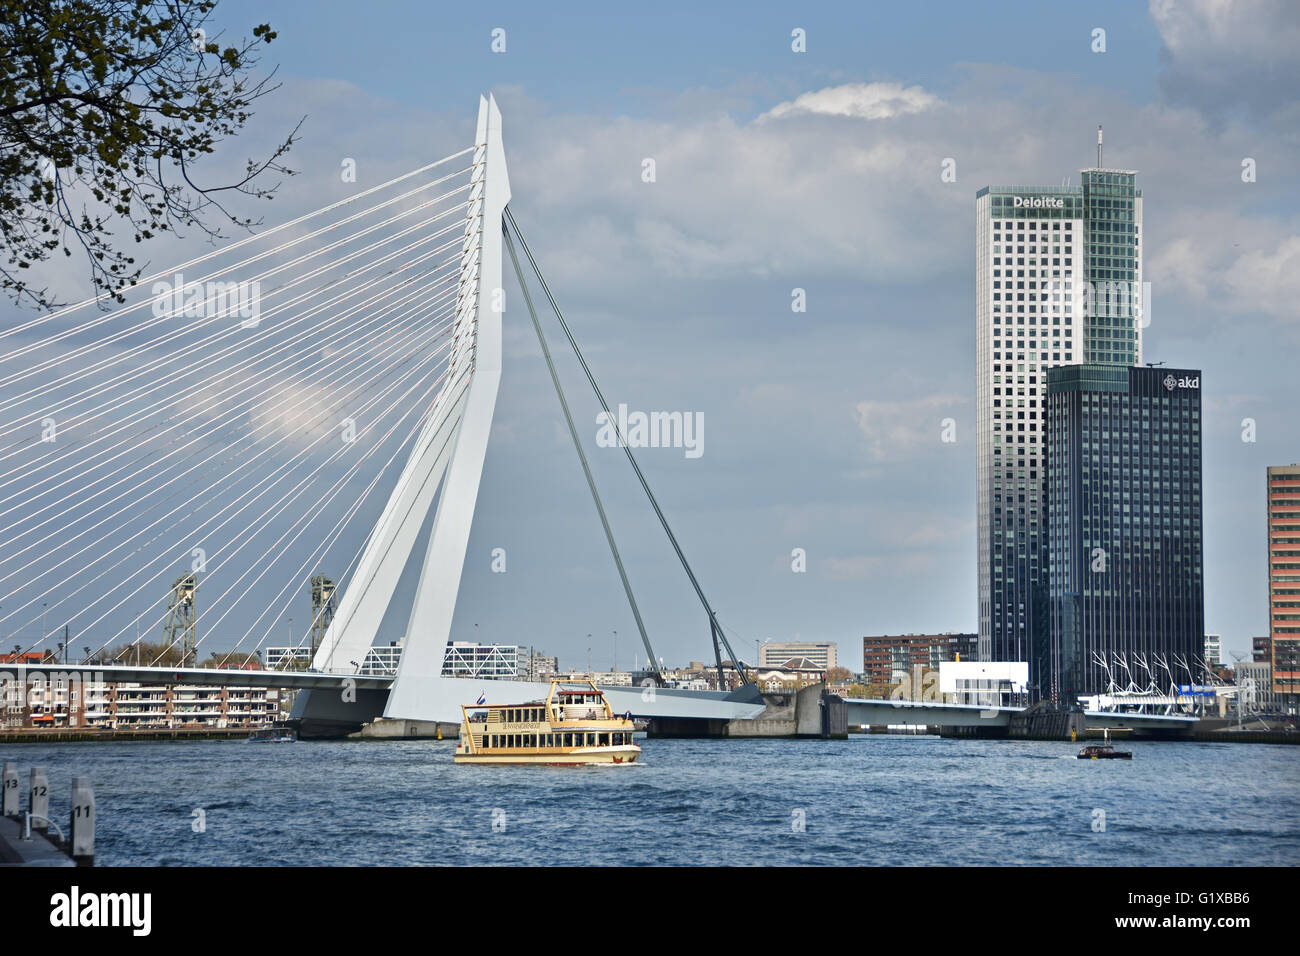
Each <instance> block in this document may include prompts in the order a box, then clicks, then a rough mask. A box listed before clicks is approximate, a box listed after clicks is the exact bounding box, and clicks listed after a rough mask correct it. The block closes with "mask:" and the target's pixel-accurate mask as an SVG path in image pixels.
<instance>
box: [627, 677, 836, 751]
mask: <svg viewBox="0 0 1300 956" xmlns="http://www.w3.org/2000/svg"><path fill="white" fill-rule="evenodd" d="M763 704H764V709H763V712H762V713H761V714H759V715H758V716H756V717H749V718H743V719H739V718H738V719H734V720H723V719H697V718H691V717H654V718H651V720H650V726H649V728H648V730H647V733H648V735H649V736H650V737H652V738H653V737H739V738H763V737H786V738H803V739H820V740H827V739H833V740H843V739H845V738H847V737H848V735H849V723H848V706H847V705H846V704H845V703H844V700H843V699H842V698H840V697H838V696H836V695H835V694H831V693H828V692H827V690H826V685H825V684H810V685H809V686H807V687H804V688H802V689H801V690H799V691H797V692H795V693H791V694H764V695H763Z"/></svg>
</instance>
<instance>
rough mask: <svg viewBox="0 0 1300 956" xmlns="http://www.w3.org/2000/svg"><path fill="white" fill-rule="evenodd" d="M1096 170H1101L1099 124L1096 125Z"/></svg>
mask: <svg viewBox="0 0 1300 956" xmlns="http://www.w3.org/2000/svg"><path fill="white" fill-rule="evenodd" d="M1097 168H1098V169H1101V124H1100V123H1098V124H1097Z"/></svg>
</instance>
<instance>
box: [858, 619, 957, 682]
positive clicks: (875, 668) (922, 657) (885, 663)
mask: <svg viewBox="0 0 1300 956" xmlns="http://www.w3.org/2000/svg"><path fill="white" fill-rule="evenodd" d="M978 651H979V635H978V634H956V633H952V632H947V633H944V634H881V635H875V636H870V637H864V638H863V639H862V671H863V678H864V680H865V682H866V683H868V684H881V685H885V684H897V683H899V682H900V681H903V680H909V679H910V677H909V675H910V674H912V669H913V668H914V667H916V666H918V665H919V666H922V667H927V668H929V669H930V670H936V671H937V670H938V669H939V665H940V664H941V663H943V662H944V661H956V660H962V661H968V660H970V661H973V660H976V659H978Z"/></svg>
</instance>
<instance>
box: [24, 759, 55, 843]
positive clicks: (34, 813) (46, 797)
mask: <svg viewBox="0 0 1300 956" xmlns="http://www.w3.org/2000/svg"><path fill="white" fill-rule="evenodd" d="M27 809H28V810H29V811H30V812H31V821H32V829H33V830H41V831H44V830H46V829H48V828H49V825H50V824H49V819H50V781H49V779H48V778H47V777H46V776H45V768H44V767H33V768H32V782H31V786H30V787H28V790H27Z"/></svg>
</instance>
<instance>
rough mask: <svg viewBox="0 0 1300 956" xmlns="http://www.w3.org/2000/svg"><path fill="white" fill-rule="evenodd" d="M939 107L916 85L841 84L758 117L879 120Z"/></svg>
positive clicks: (773, 108)
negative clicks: (828, 117) (816, 116)
mask: <svg viewBox="0 0 1300 956" xmlns="http://www.w3.org/2000/svg"><path fill="white" fill-rule="evenodd" d="M940 105H942V101H941V100H940V99H939V98H938V97H937V96H935V95H934V94H933V93H929V92H927V91H926V90H924V89H922V88H921V87H919V86H906V87H905V86H903V85H902V84H901V83H845V84H843V85H842V86H828V87H826V88H824V89H820V90H815V91H813V92H809V93H803V94H801V95H799V96H797V97H796V98H795V99H794V100H793V101H791V102H787V103H779V104H777V105H776V106H774V107H772V108H771V109H770V110H768V111H767V112H766V113H764V114H763V115H762V116H760V117H759V122H763V121H765V120H769V119H779V118H781V117H785V116H798V115H800V114H808V113H811V114H815V115H819V116H846V117H851V118H853V119H865V120H879V119H893V118H894V117H896V116H910V115H912V114H914V113H924V112H925V111H927V110H931V109H934V108H935V107H936V106H940Z"/></svg>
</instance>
